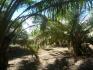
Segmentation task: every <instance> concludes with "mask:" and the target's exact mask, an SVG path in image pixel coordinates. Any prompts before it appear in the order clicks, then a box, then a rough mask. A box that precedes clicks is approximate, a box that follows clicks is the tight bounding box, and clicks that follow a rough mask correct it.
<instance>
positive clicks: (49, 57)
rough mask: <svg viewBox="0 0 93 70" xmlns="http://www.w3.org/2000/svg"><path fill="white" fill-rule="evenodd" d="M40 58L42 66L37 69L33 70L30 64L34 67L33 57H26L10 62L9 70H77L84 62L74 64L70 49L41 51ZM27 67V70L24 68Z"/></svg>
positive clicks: (39, 52)
mask: <svg viewBox="0 0 93 70" xmlns="http://www.w3.org/2000/svg"><path fill="white" fill-rule="evenodd" d="M38 56H39V60H40V64H39V65H38V66H37V67H38V68H37V69H36V68H35V66H34V67H32V68H31V64H29V63H32V65H34V63H33V62H34V60H33V57H32V55H25V56H22V57H20V58H15V59H12V60H10V61H9V65H10V66H9V67H8V70H76V68H77V67H78V66H79V65H80V64H81V63H82V60H78V61H77V62H76V63H75V62H74V58H72V57H70V54H69V49H68V48H51V49H40V50H39V51H38ZM22 62H24V63H22ZM25 66H26V68H24V67H25ZM22 67H23V68H22ZM20 68H21V69H20Z"/></svg>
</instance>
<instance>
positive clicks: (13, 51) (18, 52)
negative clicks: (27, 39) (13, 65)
mask: <svg viewBox="0 0 93 70" xmlns="http://www.w3.org/2000/svg"><path fill="white" fill-rule="evenodd" d="M30 54H31V51H29V50H27V49H23V48H20V47H10V48H9V54H8V55H9V60H12V59H15V58H20V57H22V56H25V55H30Z"/></svg>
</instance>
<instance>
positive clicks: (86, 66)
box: [78, 58, 93, 70]
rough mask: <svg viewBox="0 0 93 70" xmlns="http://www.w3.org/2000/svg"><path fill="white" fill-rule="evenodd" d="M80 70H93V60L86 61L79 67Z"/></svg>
mask: <svg viewBox="0 0 93 70" xmlns="http://www.w3.org/2000/svg"><path fill="white" fill-rule="evenodd" d="M78 70H93V58H88V59H86V60H85V61H84V62H83V63H82V64H81V65H80V66H79V67H78Z"/></svg>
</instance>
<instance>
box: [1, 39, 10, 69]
mask: <svg viewBox="0 0 93 70" xmlns="http://www.w3.org/2000/svg"><path fill="white" fill-rule="evenodd" d="M9 42H10V40H8V38H5V39H4V40H3V41H2V42H0V70H7V67H8V48H9Z"/></svg>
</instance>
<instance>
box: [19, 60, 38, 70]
mask: <svg viewBox="0 0 93 70" xmlns="http://www.w3.org/2000/svg"><path fill="white" fill-rule="evenodd" d="M38 64H39V63H38V62H36V61H30V60H29V61H22V62H21V63H20V67H19V68H18V70H38Z"/></svg>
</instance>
